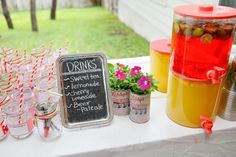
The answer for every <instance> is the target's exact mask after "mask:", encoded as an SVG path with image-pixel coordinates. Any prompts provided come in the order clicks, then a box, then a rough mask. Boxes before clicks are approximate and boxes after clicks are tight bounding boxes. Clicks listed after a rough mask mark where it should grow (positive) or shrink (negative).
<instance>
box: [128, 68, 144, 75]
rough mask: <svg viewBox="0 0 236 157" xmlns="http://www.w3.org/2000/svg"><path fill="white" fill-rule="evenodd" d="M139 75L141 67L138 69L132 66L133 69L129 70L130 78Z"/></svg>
mask: <svg viewBox="0 0 236 157" xmlns="http://www.w3.org/2000/svg"><path fill="white" fill-rule="evenodd" d="M140 73H141V67H139V66H134V67H133V68H132V69H131V72H130V75H131V76H134V75H139V74H140Z"/></svg>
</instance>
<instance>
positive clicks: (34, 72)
mask: <svg viewBox="0 0 236 157" xmlns="http://www.w3.org/2000/svg"><path fill="white" fill-rule="evenodd" d="M38 60H39V57H38V56H37V57H36V63H35V65H34V66H33V68H32V72H31V76H30V82H29V83H30V86H31V88H32V87H33V79H34V77H35V74H36V72H37V69H38Z"/></svg>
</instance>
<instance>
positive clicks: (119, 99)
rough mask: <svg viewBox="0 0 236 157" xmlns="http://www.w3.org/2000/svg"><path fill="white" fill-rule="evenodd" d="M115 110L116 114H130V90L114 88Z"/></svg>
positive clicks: (112, 92)
mask: <svg viewBox="0 0 236 157" xmlns="http://www.w3.org/2000/svg"><path fill="white" fill-rule="evenodd" d="M111 95H112V102H113V112H114V114H115V115H118V116H123V115H128V114H129V111H130V105H129V90H112V91H111Z"/></svg>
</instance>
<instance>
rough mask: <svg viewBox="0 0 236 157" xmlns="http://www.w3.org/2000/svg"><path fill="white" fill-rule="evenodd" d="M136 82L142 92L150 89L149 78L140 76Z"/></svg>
mask: <svg viewBox="0 0 236 157" xmlns="http://www.w3.org/2000/svg"><path fill="white" fill-rule="evenodd" d="M137 82H138V85H139V87H140V88H141V90H142V91H145V90H146V89H149V88H151V78H148V77H146V76H142V77H141V78H140V79H139V80H138V81H137Z"/></svg>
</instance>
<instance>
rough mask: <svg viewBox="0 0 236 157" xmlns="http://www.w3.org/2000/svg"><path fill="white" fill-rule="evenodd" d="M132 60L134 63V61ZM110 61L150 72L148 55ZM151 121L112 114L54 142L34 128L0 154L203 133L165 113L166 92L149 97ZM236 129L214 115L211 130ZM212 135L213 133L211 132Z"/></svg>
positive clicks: (2, 145) (38, 156) (97, 147)
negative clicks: (107, 119)
mask: <svg viewBox="0 0 236 157" xmlns="http://www.w3.org/2000/svg"><path fill="white" fill-rule="evenodd" d="M134 60H135V61H136V62H134ZM109 62H111V63H115V62H120V63H123V64H129V65H131V66H133V65H139V66H141V67H142V68H143V69H144V70H145V71H149V57H141V58H136V59H116V60H109ZM151 97H152V98H151V113H150V121H149V122H147V123H144V124H136V123H134V122H132V121H131V120H130V119H129V117H128V116H114V119H113V121H112V123H111V124H110V125H108V126H104V127H100V128H90V129H84V130H73V131H70V130H66V129H64V130H63V133H62V135H61V137H60V138H59V139H57V140H55V141H43V140H41V139H40V137H39V135H38V133H37V130H36V128H35V130H34V132H33V134H32V135H31V136H30V137H28V138H26V139H23V140H15V139H14V138H12V137H10V136H8V137H7V138H6V139H4V140H3V141H1V142H0V152H1V156H3V157H13V156H19V157H21V156H22V157H28V156H29V157H32V156H33V157H42V156H43V157H51V156H70V155H71V156H73V155H79V154H83V153H88V152H95V151H101V150H104V151H107V150H109V149H112V148H121V147H125V146H132V145H139V144H144V143H150V142H155V141H162V140H167V139H172V138H181V137H184V136H188V135H195V134H199V133H203V132H204V131H203V130H202V129H192V128H186V127H182V126H180V125H177V124H175V123H174V122H172V121H171V120H170V119H169V118H168V117H167V115H166V112H165V109H166V94H163V93H160V92H154V93H153V94H152V96H151ZM230 128H236V122H230V121H225V120H223V119H221V118H219V117H217V118H216V120H215V123H214V127H213V132H215V131H220V130H225V129H230ZM213 134H214V133H213Z"/></svg>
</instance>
